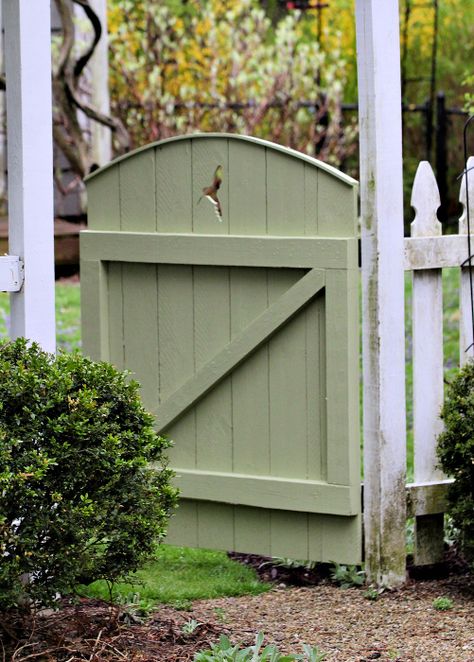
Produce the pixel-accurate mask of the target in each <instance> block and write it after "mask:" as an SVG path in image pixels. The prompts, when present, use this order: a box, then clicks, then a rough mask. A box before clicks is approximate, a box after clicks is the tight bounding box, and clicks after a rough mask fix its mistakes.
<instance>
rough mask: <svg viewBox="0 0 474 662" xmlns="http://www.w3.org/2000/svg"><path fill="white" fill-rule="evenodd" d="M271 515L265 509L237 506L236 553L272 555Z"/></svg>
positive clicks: (235, 518)
mask: <svg viewBox="0 0 474 662" xmlns="http://www.w3.org/2000/svg"><path fill="white" fill-rule="evenodd" d="M270 519H271V514H270V511H269V510H266V509H264V508H248V507H246V506H235V509H234V535H235V551H236V552H244V553H249V552H251V551H252V550H254V549H255V550H258V552H257V554H262V555H263V556H270V555H271V540H270V532H271V522H270Z"/></svg>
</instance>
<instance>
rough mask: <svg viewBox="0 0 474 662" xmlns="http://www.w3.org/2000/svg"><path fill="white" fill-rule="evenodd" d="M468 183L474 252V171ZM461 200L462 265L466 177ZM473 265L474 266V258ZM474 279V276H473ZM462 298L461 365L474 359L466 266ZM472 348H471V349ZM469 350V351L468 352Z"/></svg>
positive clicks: (465, 252) (469, 163)
mask: <svg viewBox="0 0 474 662" xmlns="http://www.w3.org/2000/svg"><path fill="white" fill-rule="evenodd" d="M469 168H474V156H470V157H469V159H468V161H467V169H468V170H469ZM467 182H468V184H469V212H470V224H471V237H472V240H471V250H472V251H473V252H474V236H473V235H474V170H470V171H469V172H468V174H467ZM459 200H460V202H461V204H462V206H463V212H462V214H461V218H460V219H459V234H465V235H466V238H465V241H464V250H463V255H462V259H461V260H460V261H459V262H458V264H462V262H464V261H465V260H466V258H467V257H468V244H467V189H466V175H465V174H464V176H463V177H462V180H461V190H460V193H459ZM471 264H472V265H473V266H474V256H473V259H472V262H471ZM473 278H474V274H473ZM459 296H460V309H461V327H460V329H459V358H460V363H461V365H464V363H465V362H466V361H467V360H468V359H469V358H473V357H474V347H473V346H472V343H473V342H474V338H473V337H472V314H471V286H470V282H469V267H468V266H466V267H464V268H463V269H461V291H460V293H459ZM469 346H470V348H469ZM468 348H469V349H468ZM467 349H468V351H466V350H467Z"/></svg>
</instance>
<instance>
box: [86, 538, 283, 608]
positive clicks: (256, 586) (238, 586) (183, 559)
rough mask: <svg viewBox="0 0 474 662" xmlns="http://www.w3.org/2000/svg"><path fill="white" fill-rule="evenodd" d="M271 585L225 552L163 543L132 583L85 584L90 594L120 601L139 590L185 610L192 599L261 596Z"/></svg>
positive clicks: (143, 596)
mask: <svg viewBox="0 0 474 662" xmlns="http://www.w3.org/2000/svg"><path fill="white" fill-rule="evenodd" d="M270 588H271V584H264V583H263V582H260V581H259V580H258V578H257V575H256V573H255V571H254V570H253V569H252V568H249V567H246V566H243V565H241V564H239V563H236V562H235V561H232V560H231V559H229V558H228V557H227V554H225V553H224V552H217V551H211V550H205V549H190V548H187V547H173V546H171V545H162V546H161V547H160V548H159V549H158V551H157V553H156V557H155V559H154V560H153V561H151V562H150V563H148V564H147V565H146V566H145V567H143V568H142V569H140V570H138V571H137V572H136V573H135V574H134V575H133V576H132V578H131V582H130V583H118V584H115V585H114V586H113V587H110V586H109V585H107V583H106V582H104V581H98V582H94V583H93V584H91V585H89V586H87V587H83V588H82V592H83V593H85V594H86V595H88V596H90V597H98V598H104V599H108V598H109V597H110V596H111V595H112V598H113V599H114V600H118V601H120V600H121V599H123V598H124V597H125V596H127V595H130V594H133V593H134V592H137V593H139V594H140V598H141V599H142V600H145V601H147V602H150V601H151V602H154V603H164V604H170V605H172V606H174V607H177V608H180V609H184V610H186V608H189V607H190V606H191V604H190V601H192V600H201V599H206V598H217V597H221V596H238V595H246V594H251V595H258V594H260V593H264V592H265V591H268V590H269V589H270Z"/></svg>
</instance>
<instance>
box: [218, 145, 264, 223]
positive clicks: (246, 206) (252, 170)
mask: <svg viewBox="0 0 474 662" xmlns="http://www.w3.org/2000/svg"><path fill="white" fill-rule="evenodd" d="M224 176H225V173H224ZM227 176H228V178H229V230H230V232H231V233H232V234H249V235H262V234H266V231H267V196H266V189H265V184H266V158H265V150H264V149H262V148H261V147H259V146H257V145H252V144H251V143H242V142H239V141H236V140H230V141H229V171H228V175H227Z"/></svg>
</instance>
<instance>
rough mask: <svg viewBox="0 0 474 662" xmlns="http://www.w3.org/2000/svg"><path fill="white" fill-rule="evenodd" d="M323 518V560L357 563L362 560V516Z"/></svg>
mask: <svg viewBox="0 0 474 662" xmlns="http://www.w3.org/2000/svg"><path fill="white" fill-rule="evenodd" d="M321 519H322V528H321V539H322V553H321V557H320V558H321V559H322V560H323V561H325V562H326V563H327V562H331V561H335V562H336V563H351V564H357V563H361V562H362V556H361V550H362V522H361V519H362V517H361V516H360V515H357V516H355V517H336V516H331V515H325V516H324V517H322V518H321Z"/></svg>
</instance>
